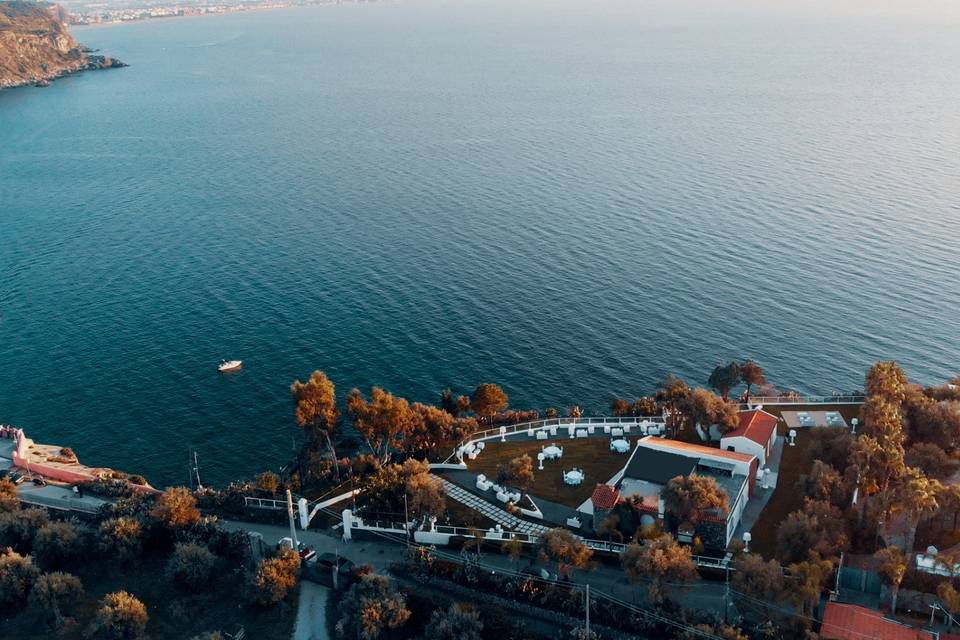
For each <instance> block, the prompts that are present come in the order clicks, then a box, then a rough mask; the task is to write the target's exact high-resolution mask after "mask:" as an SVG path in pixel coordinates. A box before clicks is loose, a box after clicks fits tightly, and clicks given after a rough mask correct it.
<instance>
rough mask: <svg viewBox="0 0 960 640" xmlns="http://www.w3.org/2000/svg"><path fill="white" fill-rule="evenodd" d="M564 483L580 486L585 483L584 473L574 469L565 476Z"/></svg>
mask: <svg viewBox="0 0 960 640" xmlns="http://www.w3.org/2000/svg"><path fill="white" fill-rule="evenodd" d="M563 481H564V483H566V484H580V483H582V482H583V472H582V471H578V470H577V469H574V470H573V471H567V472H566V473H564V474H563Z"/></svg>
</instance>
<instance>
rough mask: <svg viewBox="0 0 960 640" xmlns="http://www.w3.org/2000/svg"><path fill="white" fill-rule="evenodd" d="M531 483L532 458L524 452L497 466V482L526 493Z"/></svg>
mask: <svg viewBox="0 0 960 640" xmlns="http://www.w3.org/2000/svg"><path fill="white" fill-rule="evenodd" d="M532 483H533V459H532V458H531V457H530V456H529V455H528V454H526V453H525V454H523V455H522V456H517V457H516V458H513V459H512V460H510V461H509V462H507V463H506V464H502V465H500V466H498V467H497V484H500V485H509V486H512V487H515V488H517V489H520V492H521V493H523V494H526V493H527V491H528V490H529V489H530V485H531V484H532Z"/></svg>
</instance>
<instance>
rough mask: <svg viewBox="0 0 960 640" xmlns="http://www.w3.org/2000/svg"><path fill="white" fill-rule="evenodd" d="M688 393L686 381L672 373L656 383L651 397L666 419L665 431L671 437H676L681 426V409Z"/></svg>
mask: <svg viewBox="0 0 960 640" xmlns="http://www.w3.org/2000/svg"><path fill="white" fill-rule="evenodd" d="M689 395H690V387H689V386H687V383H686V382H684V381H683V380H681V379H680V378H678V377H676V376H675V375H673V374H670V375H668V376H667V377H666V378H664V379H663V380H661V381H660V382H658V383H657V391H656V393H655V394H654V396H653V397H654V399H655V400H656V401H657V404H659V405H660V407H661V409H662V411H663V413H664V415H665V417H666V419H667V424H666V426H667V431H668V432H669V433H670V435H671V437H676V435H677V433H679V432H680V429H681V428H682V427H683V414H682V411H681V409H682V408H683V407H684V406H686V403H687V398H688V396H689Z"/></svg>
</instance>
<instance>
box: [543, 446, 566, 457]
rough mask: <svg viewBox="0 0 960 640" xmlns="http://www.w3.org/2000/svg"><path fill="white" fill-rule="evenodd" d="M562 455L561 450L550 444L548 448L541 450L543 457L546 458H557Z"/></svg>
mask: <svg viewBox="0 0 960 640" xmlns="http://www.w3.org/2000/svg"><path fill="white" fill-rule="evenodd" d="M562 454H563V449H561V448H560V447H558V446H557V445H555V444H552V445H550V446H549V447H544V449H543V455H544V456H546V457H547V458H559V457H560V456H561V455H562Z"/></svg>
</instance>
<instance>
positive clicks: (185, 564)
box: [167, 542, 217, 592]
mask: <svg viewBox="0 0 960 640" xmlns="http://www.w3.org/2000/svg"><path fill="white" fill-rule="evenodd" d="M216 562H217V556H215V555H214V554H213V553H212V552H211V551H210V550H209V549H208V548H206V547H205V546H203V545H199V544H196V543H193V542H180V543H177V546H176V547H174V550H173V555H171V556H170V559H169V560H168V561H167V578H168V579H169V580H170V581H171V582H174V583H176V584H178V585H180V586H182V587H184V588H185V589H186V590H187V591H191V592H198V591H202V590H203V589H204V588H205V587H206V586H207V585H209V584H210V578H211V577H212V575H213V567H214V565H216Z"/></svg>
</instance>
